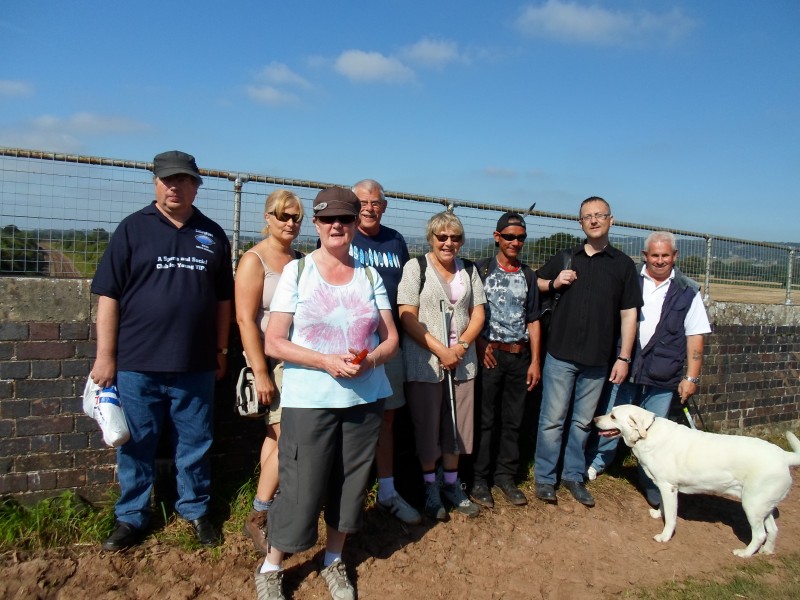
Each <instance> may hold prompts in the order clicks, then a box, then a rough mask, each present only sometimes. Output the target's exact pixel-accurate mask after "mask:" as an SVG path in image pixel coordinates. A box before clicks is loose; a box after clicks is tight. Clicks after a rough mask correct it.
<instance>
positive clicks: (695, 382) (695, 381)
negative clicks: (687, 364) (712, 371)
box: [683, 375, 700, 385]
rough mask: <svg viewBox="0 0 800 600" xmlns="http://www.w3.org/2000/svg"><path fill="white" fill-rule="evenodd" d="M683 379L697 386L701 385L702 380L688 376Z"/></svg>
mask: <svg viewBox="0 0 800 600" xmlns="http://www.w3.org/2000/svg"><path fill="white" fill-rule="evenodd" d="M683 378H684V379H685V380H686V381H691V382H692V383H693V384H695V385H697V384H698V383H700V378H699V377H689V376H688V375H684V377H683Z"/></svg>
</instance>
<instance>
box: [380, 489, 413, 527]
mask: <svg viewBox="0 0 800 600" xmlns="http://www.w3.org/2000/svg"><path fill="white" fill-rule="evenodd" d="M377 504H378V506H379V507H380V508H382V509H383V510H385V511H386V512H388V513H389V514H390V515H392V516H394V517H396V518H397V519H399V520H400V521H402V522H403V523H406V524H408V525H419V524H420V523H421V522H422V516H421V515H420V514H419V512H418V511H417V509H416V508H414V507H413V506H411V505H410V504H409V503H408V502H406V501H405V500H403V498H402V497H401V496H400V494H398V493H395V495H394V496H392V499H391V500H390V501H389V502H388V504H384V503H383V502H381V501H380V500H378V502H377Z"/></svg>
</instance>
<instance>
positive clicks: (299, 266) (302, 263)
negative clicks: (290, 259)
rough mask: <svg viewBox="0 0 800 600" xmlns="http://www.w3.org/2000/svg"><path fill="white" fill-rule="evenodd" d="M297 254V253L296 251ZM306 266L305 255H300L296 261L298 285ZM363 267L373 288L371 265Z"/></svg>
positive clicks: (373, 280)
mask: <svg viewBox="0 0 800 600" xmlns="http://www.w3.org/2000/svg"><path fill="white" fill-rule="evenodd" d="M298 254H299V253H298ZM305 268H306V257H305V255H301V256H300V260H299V261H297V285H298V286H299V285H300V275H302V274H303V269H305ZM364 269H365V270H366V272H367V279H369V284H370V285H371V286H372V289H373V290H374V289H375V276H374V275H373V274H372V267H367V266H365V267H364Z"/></svg>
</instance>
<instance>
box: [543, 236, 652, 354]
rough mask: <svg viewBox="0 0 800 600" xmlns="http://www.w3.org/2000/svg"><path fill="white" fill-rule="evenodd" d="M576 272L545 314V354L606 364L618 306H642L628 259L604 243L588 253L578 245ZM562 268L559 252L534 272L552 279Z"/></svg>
mask: <svg viewBox="0 0 800 600" xmlns="http://www.w3.org/2000/svg"><path fill="white" fill-rule="evenodd" d="M571 268H572V270H574V271H575V272H576V273H577V274H578V276H577V279H576V280H575V282H574V283H573V284H572V285H570V286H569V287H564V288H561V289H560V290H559V292H560V293H561V299H560V300H559V302H558V306H557V307H556V309H555V311H553V314H552V316H551V318H550V334H549V337H548V341H547V352H548V353H549V354H552V355H553V356H555V357H556V358H558V359H560V360H570V361H574V362H577V363H581V364H584V365H589V366H598V367H599V366H604V365H607V364H608V363H609V362H610V361H611V360H612V359H613V358H614V356H616V349H617V341H618V340H619V334H620V316H619V313H620V311H621V310H625V309H628V308H639V307H641V306H642V304H643V303H642V292H641V289H640V287H639V282H638V280H637V274H636V267H635V265H634V263H633V260H631V258H630V257H629V256H627V255H626V254H623V253H622V252H620V251H619V250H617V249H616V248H614V247H613V246H611V245H610V244H609V245H608V246H606V247H605V248H604V249H603V250H602V251H601V252H598V253H596V254H593V255H592V256H588V255H587V254H586V251H585V250H584V247H583V244H581V245H580V246H577V247H575V248H573V250H572V266H571ZM563 269H564V259H563V257H562V256H561V253H560V252H559V253H557V254H556V255H555V256H553V257H552V258H551V259H550V260H549V261H548V262H547V264H545V265H544V266H543V267H541V268H540V269H539V270H538V271H537V274H538V275H539V277H541V278H542V279H554V278H556V277H557V276H558V274H559V273H560V272H561V271H562V270H563Z"/></svg>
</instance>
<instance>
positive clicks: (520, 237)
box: [500, 233, 528, 242]
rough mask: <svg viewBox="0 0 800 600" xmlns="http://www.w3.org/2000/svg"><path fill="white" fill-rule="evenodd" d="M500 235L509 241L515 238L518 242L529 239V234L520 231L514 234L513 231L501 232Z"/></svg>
mask: <svg viewBox="0 0 800 600" xmlns="http://www.w3.org/2000/svg"><path fill="white" fill-rule="evenodd" d="M500 237H501V238H503V239H504V240H505V241H507V242H513V241H514V240H517V241H518V242H524V241H525V240H527V239H528V234H527V233H520V234H519V235H514V234H513V233H501V234H500Z"/></svg>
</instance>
